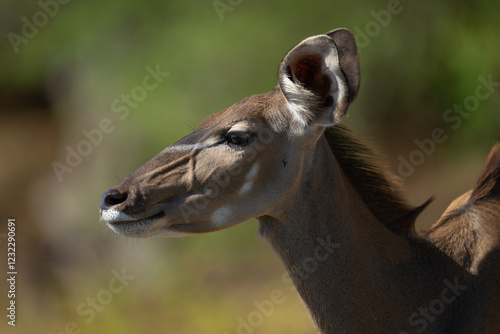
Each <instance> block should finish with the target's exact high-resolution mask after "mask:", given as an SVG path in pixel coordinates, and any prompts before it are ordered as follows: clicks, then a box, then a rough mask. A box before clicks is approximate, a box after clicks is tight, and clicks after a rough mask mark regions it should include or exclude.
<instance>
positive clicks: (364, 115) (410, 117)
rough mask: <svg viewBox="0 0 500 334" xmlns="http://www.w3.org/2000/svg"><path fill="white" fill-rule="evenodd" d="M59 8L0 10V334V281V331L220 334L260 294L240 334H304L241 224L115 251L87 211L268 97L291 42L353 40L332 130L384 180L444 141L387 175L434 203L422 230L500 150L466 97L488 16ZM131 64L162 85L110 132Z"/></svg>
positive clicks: (106, 5) (252, 3)
mask: <svg viewBox="0 0 500 334" xmlns="http://www.w3.org/2000/svg"><path fill="white" fill-rule="evenodd" d="M60 1H61V2H57V1H56V0H41V1H39V2H34V1H18V0H3V1H2V2H1V3H0V38H1V39H0V158H1V160H0V220H1V225H0V226H1V229H0V249H1V252H0V268H2V269H1V271H2V272H7V269H6V258H7V243H6V239H5V237H6V232H7V227H6V225H7V219H8V218H15V219H16V223H17V270H18V275H17V291H16V292H17V294H16V302H17V304H16V305H17V322H16V324H17V325H16V327H15V328H13V327H10V326H7V324H6V322H7V321H6V317H5V314H4V313H6V311H5V307H6V306H7V302H8V300H7V296H6V287H7V286H6V281H5V279H3V278H2V280H1V281H0V287H1V290H0V291H1V295H0V305H1V309H2V310H3V311H2V314H1V319H2V321H1V324H0V331H1V332H2V333H54V334H55V333H73V332H74V333H77V332H78V330H80V331H81V333H180V334H182V333H186V334H187V333H189V334H191V333H221V334H224V333H228V334H233V333H238V326H239V324H240V322H239V321H240V320H239V319H243V320H248V317H249V316H251V315H252V313H253V312H255V311H256V309H257V308H256V306H255V304H254V302H255V301H257V302H261V301H264V300H267V299H269V297H270V295H271V293H272V291H273V290H275V289H279V290H281V291H283V292H284V296H285V298H286V300H285V302H284V303H282V304H280V305H276V307H275V310H274V311H273V312H272V314H271V315H270V316H269V317H267V316H266V317H264V319H263V321H261V324H259V326H254V327H252V328H251V331H250V330H247V331H246V332H248V333H315V331H314V328H313V327H312V325H311V323H310V320H309V318H308V316H307V315H306V312H305V310H304V308H303V306H302V304H301V302H300V300H299V298H298V297H297V295H296V292H294V291H293V289H291V286H290V285H289V284H287V283H286V282H284V281H283V280H282V274H283V272H284V267H283V265H282V264H281V263H280V261H279V259H278V258H277V256H276V255H275V254H274V253H273V252H272V250H271V249H270V247H269V245H268V244H266V243H265V242H264V241H262V240H261V239H259V238H258V237H256V231H257V228H258V225H257V222H256V221H249V222H245V223H244V224H241V225H239V226H236V227H234V228H231V229H228V230H224V231H220V232H217V233H212V234H206V235H201V236H196V237H190V238H180V239H166V238H153V239H146V240H129V239H124V238H119V237H117V236H115V235H114V234H113V233H112V232H111V231H109V230H108V229H107V228H106V226H104V225H103V224H102V223H99V214H98V206H99V200H100V197H101V194H102V193H103V192H104V191H105V190H107V189H108V188H110V187H112V186H113V185H114V184H116V183H117V182H118V181H119V180H120V179H121V178H123V177H125V176H126V175H128V174H129V173H130V172H132V171H133V170H135V169H136V168H137V167H138V166H140V165H141V164H142V163H143V162H145V161H146V160H148V159H149V158H151V157H152V156H154V155H155V154H156V153H158V152H159V151H161V150H162V149H163V148H165V147H166V146H168V145H170V144H171V143H173V142H174V141H176V140H177V139H179V138H180V137H182V136H183V135H186V134H188V133H190V132H191V131H192V129H193V128H194V127H196V126H197V124H198V123H199V122H200V121H201V120H202V119H203V118H204V117H206V116H207V115H209V114H211V113H213V112H215V111H217V110H220V109H223V108H225V107H227V106H229V105H231V104H233V103H235V102H237V101H239V100H240V99H242V98H244V97H246V96H248V95H251V94H255V93H261V92H265V91H269V90H271V89H272V88H273V87H274V86H275V84H276V82H277V69H278V65H279V63H280V61H281V59H282V57H283V56H284V55H285V54H286V52H287V51H288V50H289V49H290V48H292V47H293V46H294V45H296V44H297V43H298V42H300V41H301V40H302V39H304V38H306V37H308V36H311V35H316V34H320V33H324V32H327V31H329V30H331V29H333V28H336V27H341V26H345V27H347V28H349V29H351V31H353V32H354V33H355V35H356V38H357V39H358V43H359V47H360V59H361V69H362V85H361V90H360V93H359V95H358V98H357V100H356V101H355V103H354V104H353V105H352V107H351V108H350V111H349V115H348V117H347V118H346V119H345V120H344V123H346V124H348V125H350V126H351V127H352V128H354V129H355V131H356V132H357V133H358V134H359V135H360V136H362V137H366V138H368V140H369V141H370V142H372V143H374V144H375V145H376V146H377V147H379V148H380V150H381V152H383V154H384V155H385V158H384V159H385V160H386V161H387V162H388V163H389V165H390V166H391V167H392V168H393V170H395V171H397V170H398V168H400V164H401V158H404V159H406V160H408V159H410V157H411V155H412V154H413V158H414V161H415V157H417V155H418V153H415V151H416V150H417V151H418V150H420V149H419V148H418V146H417V145H416V143H415V140H420V141H423V140H424V141H425V139H429V138H431V135H432V132H433V130H434V129H435V128H441V129H443V131H444V133H445V135H446V140H445V141H444V142H442V143H436V145H435V149H434V150H433V152H432V154H426V155H425V158H424V159H423V160H422V161H420V162H419V166H414V167H415V168H414V171H412V173H405V174H407V175H402V176H404V177H403V178H404V179H405V181H406V184H407V190H408V198H409V200H410V202H411V203H412V204H415V205H418V204H421V203H422V202H423V201H425V200H426V199H427V198H428V197H429V196H432V195H434V196H435V197H436V200H435V202H434V203H433V204H432V205H431V207H430V208H429V209H428V210H427V211H426V212H425V213H424V214H423V215H422V217H421V219H420V220H419V226H420V227H421V228H425V227H427V226H429V225H430V224H431V223H432V222H434V221H436V219H437V218H438V217H439V216H440V214H441V213H442V212H443V211H444V209H445V208H446V206H447V205H448V204H449V203H450V202H451V200H452V199H454V198H455V197H457V196H458V195H460V194H461V193H463V192H465V191H466V190H468V189H469V188H471V187H472V186H473V184H474V181H475V179H476V177H477V175H478V174H479V172H480V170H481V167H482V165H483V163H484V161H485V159H486V156H487V154H488V152H489V150H490V148H491V146H492V145H493V144H494V143H495V142H496V141H498V140H499V139H500V134H499V128H500V116H499V115H500V113H499V111H500V87H499V86H498V85H497V86H496V87H494V88H493V89H492V90H493V91H490V95H489V96H488V98H485V99H482V100H479V99H477V96H476V89H477V87H478V86H480V85H481V80H480V79H478V78H479V77H482V78H485V79H488V77H491V78H492V80H493V81H495V82H499V81H500V61H499V60H500V29H499V22H500V2H498V1H481V2H475V1H465V0H459V1H444V2H436V1H410V0H402V1H401V2H398V1H396V0H390V1H371V0H364V1H299V0H287V1H264V0H220V1H213V0H203V1H194V0H188V1H158V0H143V1H137V0H120V1H118V0H107V1H97V0H87V1H67V0H65V1H63V0H60ZM44 13H45V14H44ZM27 22H28V23H27ZM30 25H31V27H30ZM148 67H150V68H153V69H155V68H157V67H158V68H159V69H160V70H161V71H162V72H168V73H169V74H168V76H167V77H165V78H164V80H163V81H162V82H161V83H159V84H158V86H157V87H156V88H154V89H152V90H150V91H147V95H146V96H144V98H143V99H141V101H136V102H137V103H136V104H134V107H133V108H130V112H129V113H128V114H127V115H126V117H125V116H124V114H122V113H116V112H113V107H112V105H113V103H114V101H116V99H118V100H120V99H121V96H122V94H130V93H131V92H132V90H133V89H134V88H135V87H137V86H140V85H142V80H143V78H144V76H145V75H147V74H148V72H147V69H146V68H148ZM490 88H491V87H490ZM481 89H482V90H481V92H482V93H484V92H487V90H485V89H484V87H483V88H481ZM474 97H476V100H477V101H478V102H479V103H477V104H474V103H473V102H474V101H475V100H474ZM464 101H465V102H466V103H472V104H469V108H470V109H472V111H471V112H470V115H469V116H467V117H462V116H461V117H460V119H459V120H460V122H461V124H460V125H459V126H454V127H452V125H457V124H458V120H456V119H455V121H453V122H450V121H446V119H444V118H443V117H444V115H445V114H446V112H447V110H448V109H450V108H453V105H454V104H456V105H462V104H463V103H464ZM115 103H116V102H115ZM121 106H123V104H121ZM448 115H451V114H448ZM456 115H457V114H455V116H456ZM120 116H122V117H120ZM106 118H107V119H109V120H110V121H111V122H112V127H113V130H112V131H109V133H105V134H103V136H102V139H101V140H97V141H96V143H97V144H96V145H92V147H90V149H89V148H87V149H88V151H89V153H88V154H87V156H84V157H82V159H81V161H79V162H78V163H74V164H76V166H75V167H74V168H70V169H71V172H70V171H69V170H67V171H66V172H64V173H63V174H62V176H61V177H60V178H58V177H57V175H56V173H55V172H54V162H58V163H61V164H64V165H66V162H65V159H66V156H67V154H68V147H69V149H77V147H78V145H81V142H82V141H83V140H86V137H85V135H84V132H83V131H92V130H93V129H97V128H99V126H100V123H101V121H102V120H103V119H106ZM420 151H421V150H420ZM116 272H120V273H122V272H124V273H126V275H128V277H129V280H127V281H126V283H124V284H123V288H122V289H117V287H119V286H120V284H118V283H117V281H114V280H113V278H114V277H115V274H116ZM1 276H2V277H4V274H3V273H2V275H1ZM132 277H133V278H132ZM110 282H111V283H112V284H115V286H114V287H115V289H114V291H115V292H114V293H111V294H110V293H108V292H106V291H109V290H110V287H109V284H110ZM117 290H120V291H117ZM92 303H94V304H92ZM254 320H255V319H254ZM246 332H245V331H244V330H242V329H240V331H239V333H246Z"/></svg>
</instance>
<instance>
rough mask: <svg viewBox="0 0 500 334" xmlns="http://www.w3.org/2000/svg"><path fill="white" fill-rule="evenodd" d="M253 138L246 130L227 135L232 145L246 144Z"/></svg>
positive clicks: (228, 141)
mask: <svg viewBox="0 0 500 334" xmlns="http://www.w3.org/2000/svg"><path fill="white" fill-rule="evenodd" d="M251 138H252V135H251V134H249V133H246V132H232V133H228V134H227V136H226V140H227V143H228V144H229V145H231V146H245V145H247V144H248V143H249V142H250V139H251Z"/></svg>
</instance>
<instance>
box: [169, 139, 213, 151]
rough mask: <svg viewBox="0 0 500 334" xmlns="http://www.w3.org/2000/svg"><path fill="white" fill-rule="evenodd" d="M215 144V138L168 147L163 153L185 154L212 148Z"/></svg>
mask: <svg viewBox="0 0 500 334" xmlns="http://www.w3.org/2000/svg"><path fill="white" fill-rule="evenodd" d="M216 143H217V140H216V139H215V138H209V139H207V140H205V141H203V142H201V143H196V144H189V145H173V146H169V147H167V148H166V149H164V150H163V152H185V151H193V150H202V149H204V148H207V147H210V146H213V145H214V144H216Z"/></svg>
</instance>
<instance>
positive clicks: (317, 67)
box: [101, 29, 360, 237]
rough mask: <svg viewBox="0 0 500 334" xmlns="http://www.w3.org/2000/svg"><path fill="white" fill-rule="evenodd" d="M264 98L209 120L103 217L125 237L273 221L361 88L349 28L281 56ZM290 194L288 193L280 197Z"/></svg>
mask: <svg viewBox="0 0 500 334" xmlns="http://www.w3.org/2000/svg"><path fill="white" fill-rule="evenodd" d="M278 80H279V82H278V85H277V87H276V88H275V89H274V90H272V91H271V92H268V93H265V94H260V95H254V96H250V97H248V98H246V99H244V100H242V101H240V102H238V103H236V104H235V105H233V106H231V107H229V108H227V109H225V110H222V111H219V112H217V113H215V114H212V115H210V116H208V117H207V118H206V119H205V120H204V121H203V122H202V123H201V124H200V125H199V126H198V128H197V129H196V130H195V131H194V132H193V133H191V134H189V135H187V136H186V137H184V138H182V139H181V140H179V141H178V142H176V143H175V144H173V145H172V146H170V147H167V148H166V149H165V150H163V151H162V152H160V153H159V154H158V155H157V156H155V157H154V158H153V159H151V160H150V161H148V162H147V163H145V164H144V165H143V166H141V167H140V168H139V169H137V170H136V171H135V172H133V173H132V174H131V175H129V176H128V177H126V178H125V179H124V180H123V181H121V182H120V183H118V184H117V185H116V186H115V187H113V188H112V189H110V190H108V191H107V192H105V193H104V195H103V196H102V200H101V220H103V221H105V222H107V223H108V225H109V226H110V227H111V229H113V230H114V231H115V232H117V233H119V234H123V235H126V236H130V237H149V236H153V235H157V234H161V235H166V236H182V235H191V234H197V233H203V232H210V231H216V230H220V229H223V228H227V227H230V226H233V225H235V224H238V223H240V222H243V221H245V220H248V219H250V218H253V217H261V216H265V215H271V216H272V215H273V211H274V210H275V208H276V207H278V206H279V203H280V201H281V199H282V198H283V197H284V196H293V194H290V192H289V189H290V186H291V185H293V184H294V183H296V182H297V176H298V175H300V174H301V171H303V169H304V168H305V167H304V166H305V164H306V163H307V161H308V157H309V158H310V157H311V155H310V152H314V149H315V146H316V144H317V142H318V140H319V138H321V136H322V135H323V132H324V129H325V127H328V126H333V125H335V124H336V123H338V122H339V121H340V119H341V118H342V116H343V115H344V114H345V113H346V111H347V107H348V105H349V103H350V102H352V101H353V100H354V98H355V97H356V94H357V92H358V88H359V80H360V74H359V60H358V54H357V50H356V45H355V41H354V37H353V35H352V34H351V32H349V31H348V30H347V29H336V30H333V31H331V32H329V33H327V34H324V35H318V36H313V37H310V38H307V39H305V40H304V41H302V42H301V43H299V44H298V45H297V46H296V47H294V48H293V49H292V50H290V51H289V52H288V54H287V55H286V56H285V58H284V59H283V61H282V62H281V65H280V68H279V79H278ZM287 190H288V192H287Z"/></svg>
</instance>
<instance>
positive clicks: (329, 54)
mask: <svg viewBox="0 0 500 334" xmlns="http://www.w3.org/2000/svg"><path fill="white" fill-rule="evenodd" d="M279 80H280V87H281V88H282V91H283V94H284V95H285V97H286V98H287V100H288V102H289V103H290V104H291V106H292V109H293V110H292V112H295V113H296V114H297V113H298V114H300V116H302V117H303V118H304V120H305V122H307V123H310V122H311V121H313V120H315V121H316V123H318V124H322V125H332V124H335V123H337V122H338V121H340V119H341V118H342V116H343V115H344V114H345V112H346V111H347V107H348V105H349V103H351V102H352V101H353V100H354V98H355V97H356V95H357V92H358V88H359V60H358V55H357V50H356V44H355V41H354V37H353V35H352V34H351V32H349V31H348V30H347V29H342V28H341V29H336V30H333V31H331V32H329V33H327V34H324V35H318V36H313V37H310V38H307V39H305V40H304V41H302V42H301V43H299V44H298V45H297V46H296V47H294V48H293V49H292V50H290V52H288V54H287V55H286V56H285V58H284V59H283V61H282V63H281V66H280V75H279ZM318 110H321V111H322V112H321V113H320V114H318Z"/></svg>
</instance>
